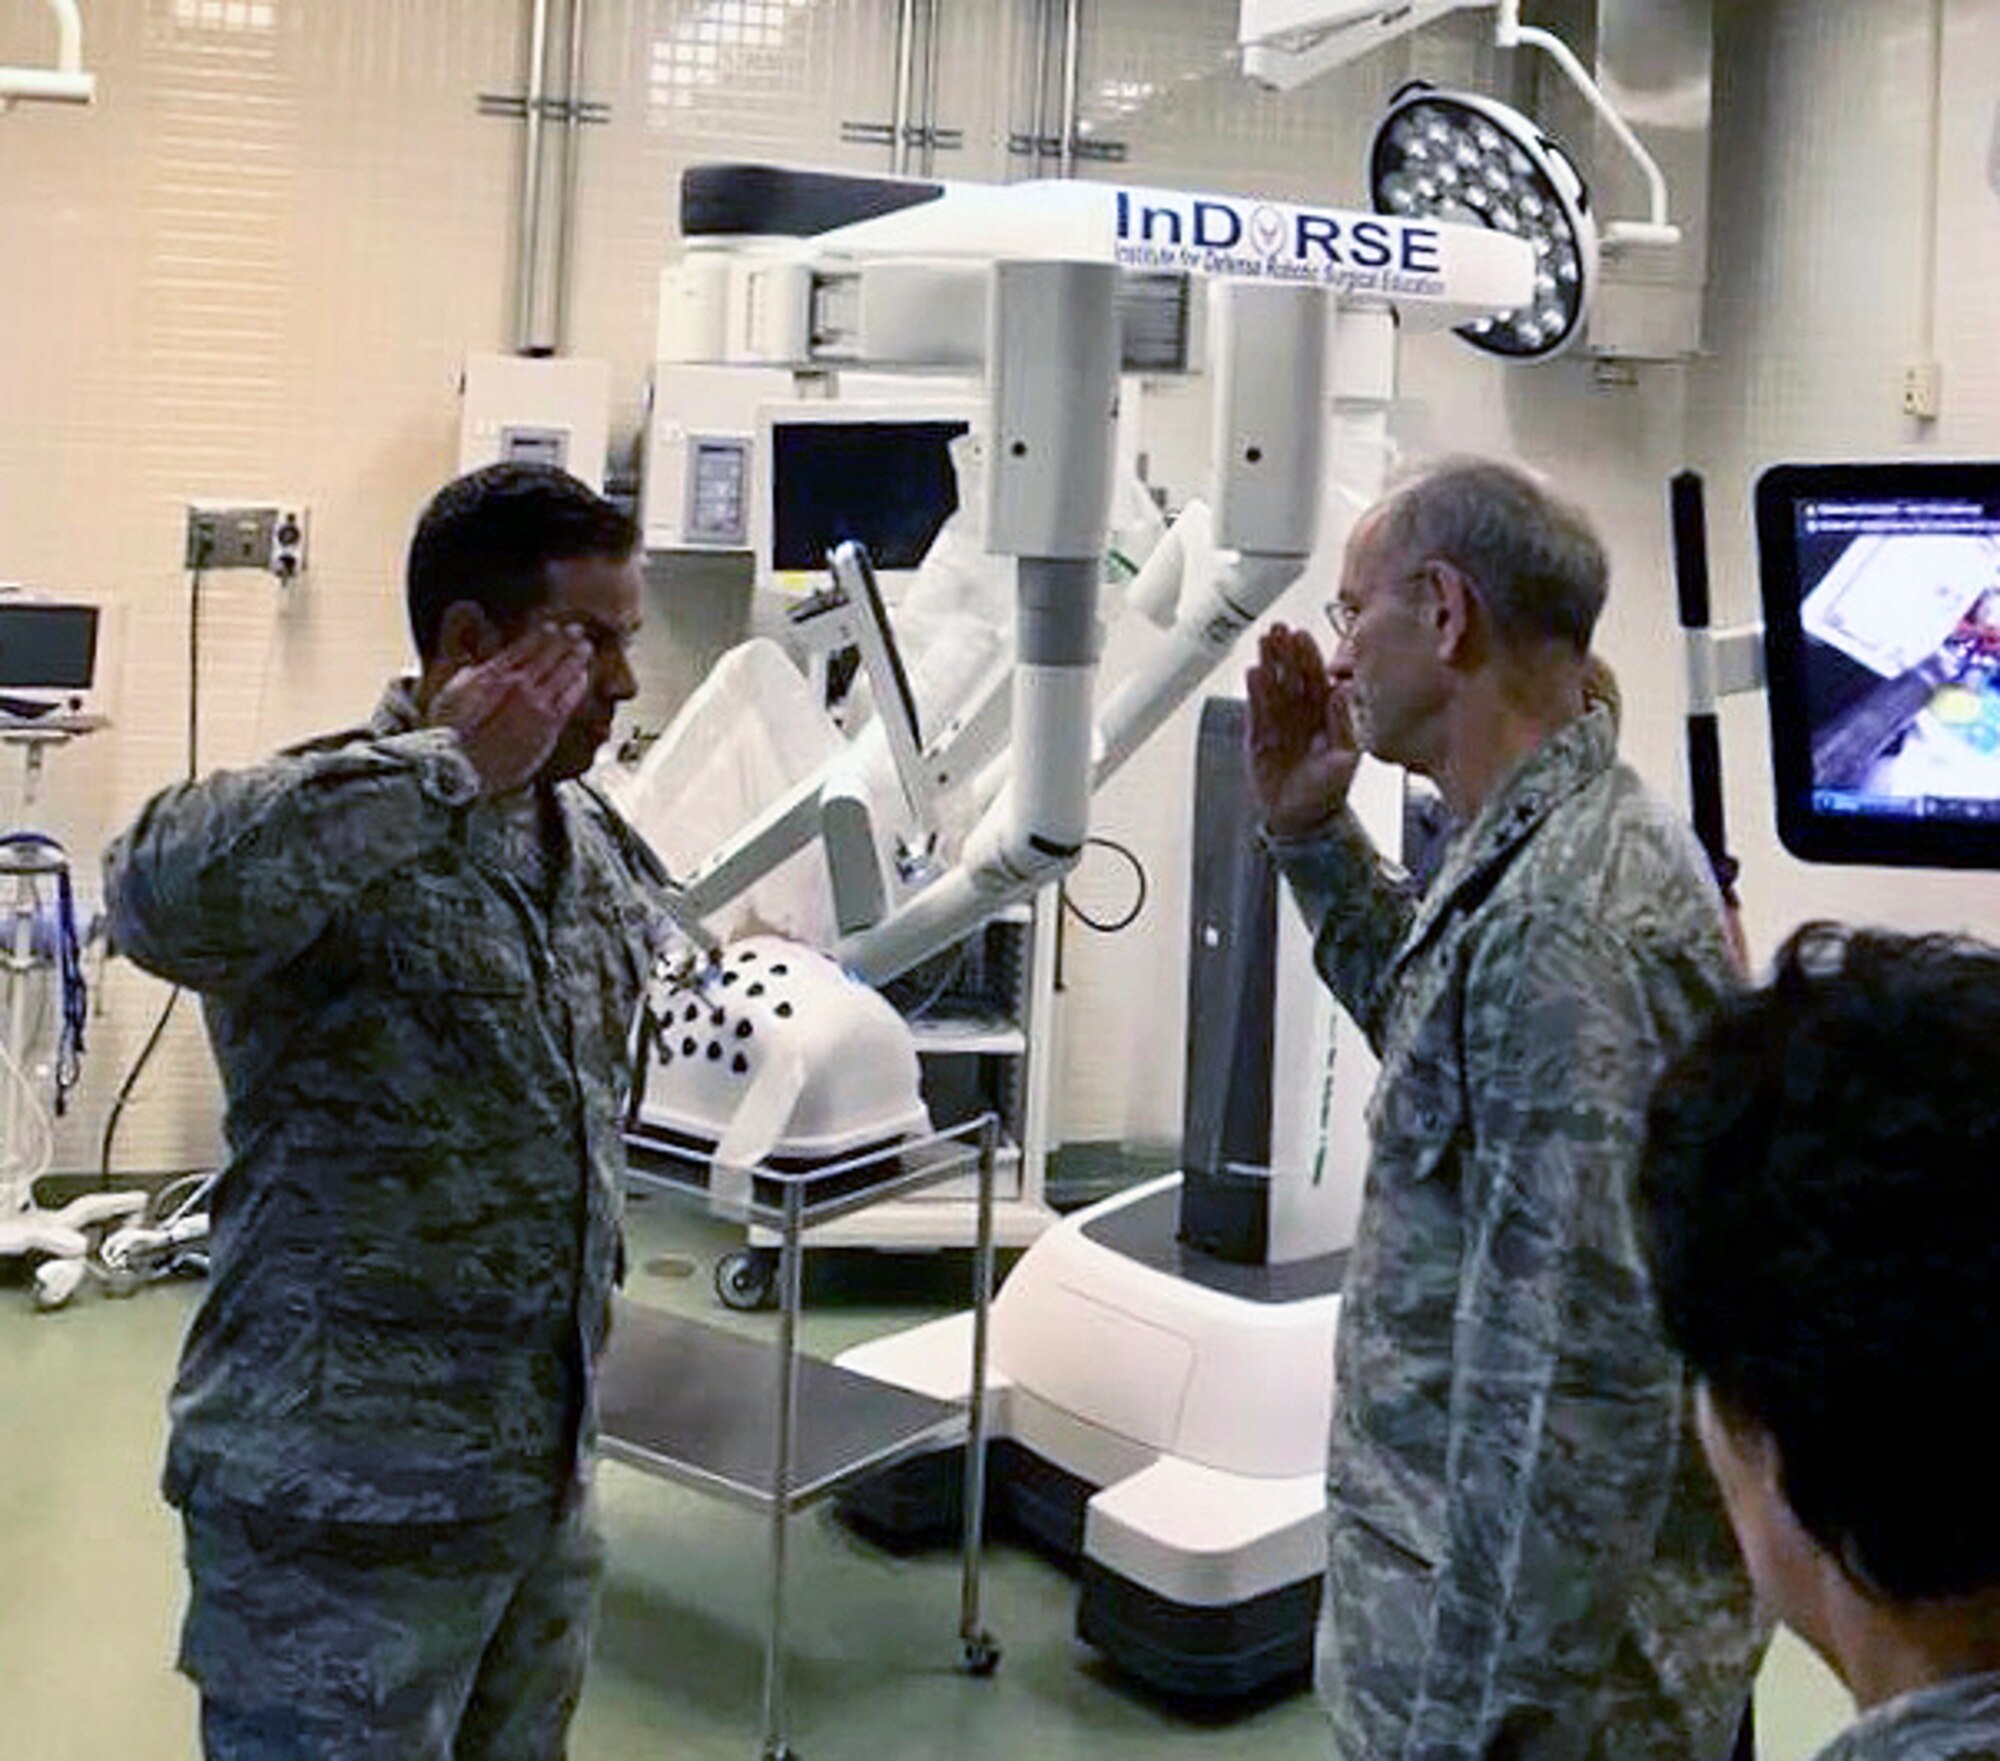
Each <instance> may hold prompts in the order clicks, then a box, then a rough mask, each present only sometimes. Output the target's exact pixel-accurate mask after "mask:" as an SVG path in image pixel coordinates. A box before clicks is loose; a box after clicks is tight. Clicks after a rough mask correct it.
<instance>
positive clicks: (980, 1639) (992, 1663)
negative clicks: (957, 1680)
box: [965, 1633, 1000, 1676]
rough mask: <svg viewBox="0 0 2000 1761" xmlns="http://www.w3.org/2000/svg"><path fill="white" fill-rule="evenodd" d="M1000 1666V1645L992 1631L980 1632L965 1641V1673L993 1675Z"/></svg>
mask: <svg viewBox="0 0 2000 1761" xmlns="http://www.w3.org/2000/svg"><path fill="white" fill-rule="evenodd" d="M999 1667H1000V1647H999V1646H998V1645H997V1644H996V1643H995V1642H994V1640H993V1635H992V1634H991V1633H978V1634H975V1635H974V1636H973V1637H972V1638H969V1639H967V1640H966V1641H965V1673H966V1674H967V1675H980V1676H985V1675H991V1674H992V1673H993V1672H994V1671H995V1670H996V1669H998V1668H999Z"/></svg>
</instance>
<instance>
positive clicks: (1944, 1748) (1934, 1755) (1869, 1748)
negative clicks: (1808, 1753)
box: [1819, 1675, 2000, 1761]
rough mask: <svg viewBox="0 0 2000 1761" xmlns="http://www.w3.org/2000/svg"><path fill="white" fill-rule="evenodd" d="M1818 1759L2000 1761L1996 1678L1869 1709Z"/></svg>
mask: <svg viewBox="0 0 2000 1761" xmlns="http://www.w3.org/2000/svg"><path fill="white" fill-rule="evenodd" d="M1819 1761H2000V1675H1968V1676H1962V1677H1960V1678H1959V1679H1958V1680H1957V1681H1948V1682H1940V1683H1939V1684H1938V1685H1937V1686H1936V1687H1931V1688H1919V1689H1917V1690H1916V1692H1914V1693H1909V1694H1903V1695H1900V1696H1898V1697H1897V1698H1896V1699H1894V1700H1889V1701H1886V1702H1884V1703H1883V1704H1882V1705H1880V1706H1875V1707H1871V1708H1870V1709H1869V1710H1868V1711H1867V1712H1864V1713H1863V1714H1862V1715H1861V1717H1860V1719H1859V1720H1858V1721H1857V1722H1855V1723H1854V1724H1852V1725H1850V1726H1849V1727H1848V1728H1847V1729H1846V1730H1844V1731H1842V1732H1841V1734H1840V1735H1839V1736H1838V1737H1836V1738H1835V1739H1834V1741H1833V1742H1832V1743H1831V1744H1830V1745H1829V1746H1828V1747H1826V1748H1824V1749H1822V1750H1820V1752H1819Z"/></svg>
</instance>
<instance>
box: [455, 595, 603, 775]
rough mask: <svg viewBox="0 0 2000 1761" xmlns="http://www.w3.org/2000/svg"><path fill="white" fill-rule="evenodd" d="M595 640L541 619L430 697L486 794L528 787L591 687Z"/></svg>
mask: <svg viewBox="0 0 2000 1761" xmlns="http://www.w3.org/2000/svg"><path fill="white" fill-rule="evenodd" d="M590 663H591V646H590V641H589V639H588V638H587V637H585V636H584V635H583V634H582V633H581V632H579V631H576V630H572V629H567V628H563V627H560V626H557V625H555V624H549V623H539V624H536V625H534V626H533V627H532V628H530V629H529V631H528V632H527V634H525V635H523V636H520V637H518V638H516V639H515V640H514V641H512V642H510V643H509V644H508V645H507V646H506V647H505V648H503V649H501V650H500V652H499V653H498V654H496V655H494V656H493V658H492V659H491V660H486V661H481V662H479V663H478V664H476V665H474V666H468V667H465V668H462V669H461V670H460V671H458V672H456V673H454V674H452V676H451V677H450V678H449V679H447V680H446V681H445V683H444V684H443V685H442V686H441V687H440V688H439V690H438V693H437V695H436V696H435V697H434V698H432V700H431V706H430V723H431V725H432V726H433V727H442V728H455V729H457V731H458V738H459V743H460V744H461V745H462V746H463V747H464V748H465V755H466V757H467V758H469V759H471V761H472V768H473V769H474V770H476V771H478V773H479V781H480V786H481V788H482V789H483V791H484V792H485V793H486V794H488V795H504V794H506V793H507V792H508V791H509V790H513V789H520V788H525V787H526V786H527V785H528V784H529V783H531V782H533V781H534V779H535V778H536V776H537V775H539V774H540V772H541V769H542V767H543V766H544V765H545V764H547V763H548V761H549V755H550V754H551V753H552V752H554V750H555V745H556V740H557V738H558V737H559V736H560V735H561V733H562V731H563V728H564V726H565V725H566V724H567V723H568V721H569V718H570V717H571V716H572V715H574V714H575V713H576V710H577V707H578V705H580V704H581V703H582V702H583V699H584V697H585V695H586V693H588V691H589V690H590Z"/></svg>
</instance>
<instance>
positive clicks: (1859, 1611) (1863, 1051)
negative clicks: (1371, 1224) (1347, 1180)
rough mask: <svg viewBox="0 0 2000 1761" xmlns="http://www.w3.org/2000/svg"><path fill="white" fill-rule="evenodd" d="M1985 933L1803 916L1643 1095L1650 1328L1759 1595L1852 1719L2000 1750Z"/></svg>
mask: <svg viewBox="0 0 2000 1761" xmlns="http://www.w3.org/2000/svg"><path fill="white" fill-rule="evenodd" d="M1996 1069H2000V949H1994V948H1991V947H1987V946H1984V945H1983V944H1979V943H1971V942H1959V941H1954V940H1951V939H1948V938H1945V937H1921V938H1919V937H1905V936H1893V935H1888V934H1884V933H1881V932H1865V931H1863V932H1854V933H1849V932H1846V931H1842V930H1837V929H1834V928H1831V927H1830V926H1828V925H1824V924H1815V925H1808V926H1807V927H1806V928H1805V929H1803V930H1801V931H1800V932H1799V933H1798V934H1797V935H1796V936H1794V937H1793V938H1792V940H1791V942H1790V943H1789V944H1788V945H1787V946H1786V947H1785V949H1784V950H1783V951H1782V952H1781V953H1780V954H1779V956H1778V960H1777V969H1776V972H1775V975H1774V976H1773V978H1772V981H1771V983H1770V985H1769V986H1768V987H1767V988H1765V989H1764V990H1761V991H1759V992H1757V993H1756V994H1755V995H1754V996H1750V997H1746V998H1744V999H1743V1000H1742V1001H1741V1002H1740V1003H1739V1004H1737V1005H1736V1006H1735V1007H1733V1008H1731V1009H1730V1010H1729V1011H1728V1012H1727V1013H1726V1014H1725V1015H1724V1016H1723V1017H1722V1018H1721V1019H1720V1020H1718V1021H1715V1022H1713V1023H1711V1024H1710V1026H1709V1028H1708V1029H1707V1031H1706V1032H1705V1033H1704V1034H1703V1035H1702V1037H1701V1038H1700V1039H1699V1040H1698V1041H1697V1042H1696V1043H1695V1045H1694V1046H1693V1047H1692V1048H1690V1049H1689V1050H1688V1051H1687V1052H1685V1053H1684V1054H1683V1055H1682V1057H1681V1059H1680V1061H1679V1062H1678V1063H1677V1064H1676V1065H1675V1066H1674V1067H1673V1068H1672V1069H1671V1070H1670V1071H1669V1072H1668V1075H1667V1077H1666V1080H1665V1081H1663V1082H1662V1083H1661V1084H1660V1087H1659V1089H1658V1091H1657V1092H1656V1094H1655V1096H1654V1099H1653V1108H1652V1115H1651V1118H1650V1120H1649V1122H1648V1130H1647V1142H1646V1152H1645V1157H1644V1160H1643V1162H1642V1164H1641V1171H1640V1177H1639V1196H1640V1206H1641V1214H1642V1216H1643V1217H1644V1218H1645V1220H1646V1223H1647V1224H1648V1228H1647V1230H1646V1239H1647V1241H1648V1245H1649V1247H1650V1249H1651V1262H1652V1266H1653V1272H1654V1282H1655V1285H1656V1287H1657V1289H1658V1290H1659V1294H1660V1306H1661V1309H1662V1311H1663V1312H1664V1314H1665V1316H1666V1325H1667V1332H1668V1335H1669V1337H1670V1338H1672V1339H1673V1341H1674V1343H1675V1344H1676V1345H1678V1346H1679V1347H1680V1348H1681V1350H1682V1351H1683V1352H1685V1353H1686V1355H1687V1361H1688V1364H1689V1367H1690V1369H1691V1371H1692V1373H1693V1374H1694V1376H1695V1378H1696V1381H1697V1391H1696V1397H1695V1400H1696V1412H1697V1415H1698V1418H1699V1422H1700V1428H1701V1438H1702V1442H1703V1444H1704V1445H1705V1446H1706V1449H1707V1452H1708V1458H1709V1460H1710V1462H1712V1463H1713V1464H1714V1468H1715V1474H1716V1478H1717V1479H1718V1480H1719V1481H1720V1482H1721V1486H1722V1492H1723V1497H1724V1500H1725V1502H1726V1503H1727V1505H1728V1507H1729V1515H1730V1519H1731V1521H1732V1522H1733V1523H1734V1525H1735V1528H1736V1533H1737V1535H1738V1536H1739V1537H1740V1539H1741V1540H1742V1543H1743V1553H1744V1557H1745V1558H1746V1559H1747V1560H1748V1561H1749V1564H1750V1575H1751V1576H1752V1577H1753V1578H1754V1579H1755V1580H1756V1583H1757V1587H1758V1589H1759V1590H1760V1591H1761V1592H1762V1593H1763V1595H1764V1597H1765V1599H1766V1602H1767V1605H1768V1606H1769V1607H1771V1608H1772V1609H1773V1610H1775V1611H1776V1612H1777V1614H1778V1615H1779V1616H1780V1617H1781V1618H1782V1619H1783V1620H1784V1622H1785V1624H1786V1625H1787V1626H1789V1627H1790V1628H1791V1629H1792V1630H1793V1631H1794V1632H1796V1633H1798V1634H1799V1635H1800V1636H1801V1637H1803V1638H1804V1639H1805V1640H1806V1642H1807V1643H1808V1644H1810V1645H1811V1646H1812V1647H1813V1649H1814V1650H1816V1651H1817V1652H1818V1653H1819V1654H1820V1655H1821V1656H1822V1657H1823V1658H1825V1659H1826V1661H1827V1663H1828V1664H1829V1665H1830V1666H1831V1667H1832V1668H1833V1669H1834V1670H1835V1671H1836V1672H1837V1673H1838V1674H1839V1676H1840V1678H1841V1679H1842V1680H1843V1681H1844V1682H1845V1683H1846V1684H1847V1686H1848V1688H1849V1689H1850V1690H1851V1691H1852V1693H1853V1695H1854V1698H1855V1700H1856V1702H1857V1703H1858V1704H1859V1706H1860V1708H1861V1716H1860V1718H1859V1719H1858V1720H1857V1721H1856V1722H1855V1723H1854V1724H1853V1725H1852V1726H1850V1727H1849V1728H1848V1729H1847V1730H1845V1731H1843V1732H1842V1733H1841V1734H1840V1736H1838V1737H1837V1738H1836V1739H1835V1740H1834V1742H1833V1743H1832V1745H1831V1746H1830V1747H1829V1748H1827V1749H1825V1750H1824V1751H1822V1753H1821V1755H1820V1758H1819V1761H2000V1499H1996V1497H1995V1496H1994V1483H1995V1475H1994V1468H1993V1463H1994V1450H1993V1433H1992V1432H1991V1431H1990V1430H1989V1429H1988V1427H1989V1426H1990V1425H1991V1424H1992V1422H1993V1409H1992V1407H1991V1405H1990V1404H1989V1403H1990V1402H1991V1400H1992V1395H1993V1389H1994V1387H1995V1385H1996V1384H2000V1179H1996V1178H1995V1170H1996V1168H2000V1087H1996V1085H1995V1082H1994V1072H1995V1070H1996Z"/></svg>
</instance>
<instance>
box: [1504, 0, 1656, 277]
mask: <svg viewBox="0 0 2000 1761" xmlns="http://www.w3.org/2000/svg"><path fill="white" fill-rule="evenodd" d="M1493 41H1494V42H1495V44H1497V45H1498V46H1499V47H1500V48H1502V49H1539V50H1541V51H1542V53H1543V54H1545V55H1547V56H1548V57H1549V58H1550V59H1551V60H1552V61H1554V62H1555V64H1556V66H1558V67H1559V68H1561V69H1562V70H1563V73H1564V74H1565V75H1567V76H1568V79H1569V82H1570V84H1571V85H1573V86H1575V87H1576V89H1577V90H1578V91H1579V92H1581V93H1582V94H1583V95H1584V97H1585V99H1587V100H1588V102H1589V104H1590V107H1591V109H1593V110H1594V111H1596V112H1597V115H1598V119H1599V120H1600V121H1601V122H1603V124H1604V126H1605V127H1606V128H1608V129H1610V131H1611V132H1612V134H1613V135H1614V136H1615V137H1616V138H1617V141H1618V144H1619V145H1620V146H1622V147H1623V148H1624V149H1625V151H1626V152H1627V153H1629V154H1631V156H1632V158H1633V159H1634V160H1635V161H1636V162H1637V164H1638V167H1639V169H1640V171H1641V172H1643V173H1644V174H1645V178H1646V209H1647V213H1646V218H1645V219H1644V220H1612V221H1607V222H1606V223H1605V226H1604V230H1603V232H1602V234H1601V235H1600V242H1601V243H1602V244H1603V245H1604V247H1605V249H1607V250H1617V249H1619V248H1620V247H1621V246H1630V245H1639V246H1650V247H1654V248H1659V249H1665V248H1670V247H1672V246H1674V245H1677V244H1679V243H1680V242H1681V229H1680V228H1679V227H1678V226H1676V225H1675V224H1674V223H1673V222H1672V221H1671V220H1670V219H1668V217H1667V179H1666V174H1665V173H1664V172H1662V171H1661V170H1660V165H1659V161H1658V160H1656V159H1655V158H1654V157H1653V155H1652V154H1651V153H1649V152H1648V151H1647V150H1646V145H1645V143H1644V142H1643V141H1641V140H1640V139H1639V137H1638V136H1637V135H1636V134H1634V133H1633V132H1632V128H1631V125H1630V124H1629V123H1628V122H1626V120H1625V118H1624V117H1622V116H1620V115H1619V114H1618V112H1617V110H1615V109H1614V108H1613V107H1612V103H1611V100H1610V99H1609V98H1607V97H1606V96H1605V95H1604V90H1603V88H1602V87H1601V86H1599V85H1598V83H1597V82H1596V81H1595V80H1594V79H1592V78H1591V77H1590V70H1589V69H1588V68H1586V67H1585V66H1584V65H1583V63H1582V62H1581V61H1579V60H1578V59H1577V58H1576V53H1575V51H1574V50H1572V49H1571V48H1570V46H1569V45H1568V44H1567V43H1565V42H1564V41H1563V40H1562V38H1560V37H1558V36H1556V35H1555V34H1554V33H1553V32H1551V31H1545V30H1542V29H1541V28H1540V27H1539V26H1536V25H1524V24H1522V22H1521V0H1500V16H1499V18H1498V20H1497V21H1496V22H1495V24H1494V27H1493Z"/></svg>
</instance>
